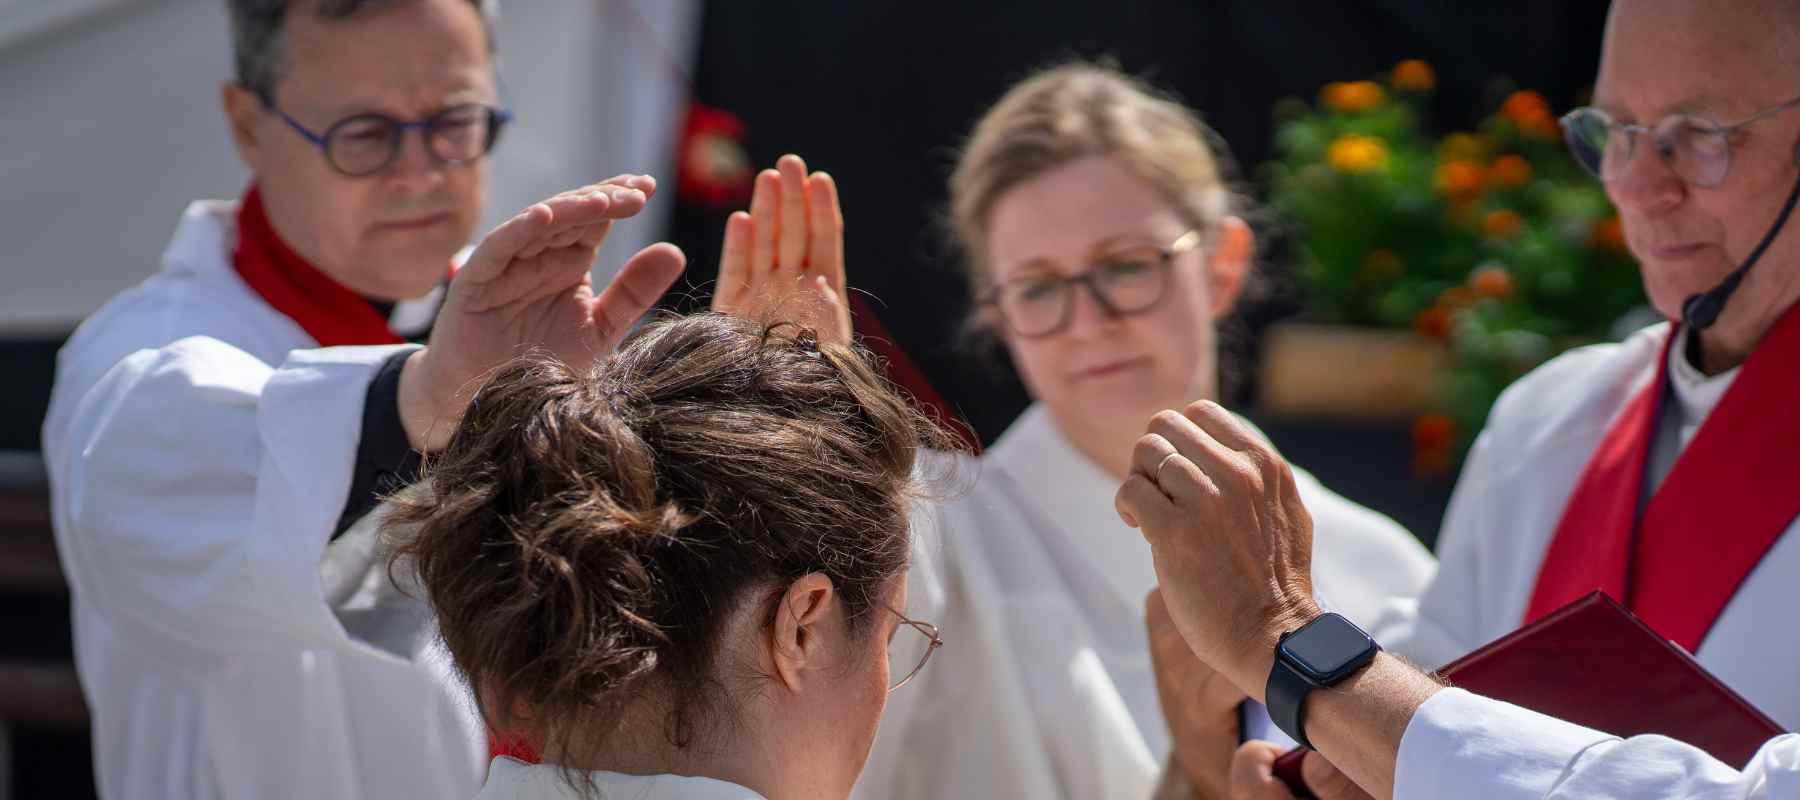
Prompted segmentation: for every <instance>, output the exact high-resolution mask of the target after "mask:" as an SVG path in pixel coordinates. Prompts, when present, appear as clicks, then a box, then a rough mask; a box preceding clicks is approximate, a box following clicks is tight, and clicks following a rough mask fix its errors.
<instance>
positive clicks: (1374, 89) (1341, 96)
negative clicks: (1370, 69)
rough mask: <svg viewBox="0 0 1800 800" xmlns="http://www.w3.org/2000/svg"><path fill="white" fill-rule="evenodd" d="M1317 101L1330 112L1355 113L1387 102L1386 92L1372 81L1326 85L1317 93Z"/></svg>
mask: <svg viewBox="0 0 1800 800" xmlns="http://www.w3.org/2000/svg"><path fill="white" fill-rule="evenodd" d="M1319 99H1320V100H1321V101H1323V102H1324V103H1325V107H1326V108H1329V109H1331V110H1332V111H1339V112H1343V113H1355V112H1358V111H1368V110H1369V109H1371V108H1374V107H1376V106H1379V105H1381V104H1382V103H1385V102H1387V92H1385V91H1383V90H1382V88H1381V86H1380V85H1379V84H1377V83H1375V82H1374V81H1352V82H1349V83H1328V84H1325V88H1324V89H1322V90H1320V91H1319Z"/></svg>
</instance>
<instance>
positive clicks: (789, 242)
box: [775, 153, 807, 275]
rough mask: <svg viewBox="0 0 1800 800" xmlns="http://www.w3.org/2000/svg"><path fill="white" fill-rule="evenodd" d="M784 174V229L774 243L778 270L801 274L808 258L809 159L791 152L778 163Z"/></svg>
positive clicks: (776, 268) (782, 204) (782, 184)
mask: <svg viewBox="0 0 1800 800" xmlns="http://www.w3.org/2000/svg"><path fill="white" fill-rule="evenodd" d="M775 169H776V170H777V174H778V175H780V176H781V208H780V213H781V229H780V231H779V233H780V236H779V237H778V238H777V239H776V244H775V270H776V272H777V273H780V274H784V275H799V274H800V272H801V270H802V269H804V268H805V266H806V265H805V261H806V240H807V235H806V221H807V220H806V204H807V197H806V162H805V161H802V160H800V157H799V156H796V155H793V154H791V153H790V154H788V155H785V156H782V157H781V160H779V161H777V162H775Z"/></svg>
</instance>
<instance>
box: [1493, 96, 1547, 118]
mask: <svg viewBox="0 0 1800 800" xmlns="http://www.w3.org/2000/svg"><path fill="white" fill-rule="evenodd" d="M1500 113H1501V114H1503V115H1505V117H1506V118H1507V119H1510V120H1512V121H1513V122H1514V123H1522V122H1523V121H1524V120H1527V119H1531V118H1533V117H1548V116H1550V101H1549V100H1545V99H1544V96H1543V95H1541V94H1538V93H1537V92H1534V91H1532V90H1530V89H1525V90H1522V91H1517V92H1513V93H1512V94H1510V95H1507V97H1506V102H1505V103H1502V104H1501V105H1500Z"/></svg>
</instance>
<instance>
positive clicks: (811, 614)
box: [769, 572, 838, 692]
mask: <svg viewBox="0 0 1800 800" xmlns="http://www.w3.org/2000/svg"><path fill="white" fill-rule="evenodd" d="M837 606H838V602H837V592H836V590H835V589H833V588H832V586H831V579H830V578H827V577H825V576H824V575H823V574H821V573H817V572H813V573H808V574H806V575H803V576H801V577H800V578H799V579H797V580H795V581H794V582H793V583H790V584H788V587H787V590H786V591H784V592H782V594H781V598H780V599H779V600H777V601H776V606H775V622H774V626H773V630H771V631H770V634H769V636H770V643H769V648H770V660H771V661H772V662H773V664H774V668H775V670H774V672H775V679H776V680H778V681H780V682H781V683H782V685H784V686H786V687H787V688H788V690H789V691H794V692H798V691H800V690H801V688H802V687H803V686H804V684H805V676H806V673H807V672H808V671H809V670H815V669H818V668H820V667H821V666H823V665H824V664H825V663H826V661H827V660H828V658H829V655H828V654H827V653H826V641H825V637H824V632H825V628H826V625H825V624H824V623H825V622H827V621H828V620H829V619H830V618H831V614H832V613H833V612H834V611H835V610H836V609H837Z"/></svg>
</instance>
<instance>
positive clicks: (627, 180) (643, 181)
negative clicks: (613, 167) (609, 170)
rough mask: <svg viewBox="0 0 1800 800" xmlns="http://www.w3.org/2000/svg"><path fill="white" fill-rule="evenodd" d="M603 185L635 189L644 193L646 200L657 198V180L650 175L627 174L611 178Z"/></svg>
mask: <svg viewBox="0 0 1800 800" xmlns="http://www.w3.org/2000/svg"><path fill="white" fill-rule="evenodd" d="M601 183H610V184H614V185H617V186H629V187H631V188H633V189H636V190H638V191H640V192H643V193H644V197H646V198H649V197H655V196H656V179H655V178H653V177H650V176H649V175H634V174H631V173H629V172H627V173H625V174H623V175H614V176H612V177H610V178H607V179H606V180H604V181H601Z"/></svg>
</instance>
